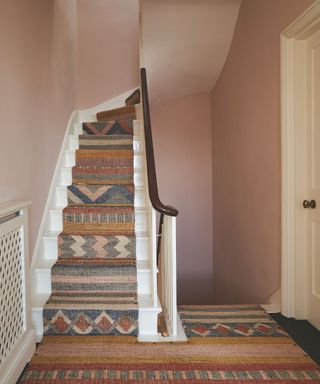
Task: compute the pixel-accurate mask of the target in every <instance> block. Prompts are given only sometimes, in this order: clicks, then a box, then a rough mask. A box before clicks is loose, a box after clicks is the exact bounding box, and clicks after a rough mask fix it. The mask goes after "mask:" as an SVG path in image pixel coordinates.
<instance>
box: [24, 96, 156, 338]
mask: <svg viewBox="0 0 320 384" xmlns="http://www.w3.org/2000/svg"><path fill="white" fill-rule="evenodd" d="M128 94H130V92H128V93H127V94H126V95H122V97H120V98H117V99H114V100H111V101H110V102H109V103H106V104H105V105H103V107H100V108H101V110H102V109H111V108H117V107H119V106H121V105H123V100H124V99H125V98H126V97H127V96H128ZM97 110H99V109H98V108H96V109H92V110H89V111H79V112H76V113H74V114H73V116H72V118H71V120H70V123H69V126H68V129H67V132H66V136H65V139H64V143H63V147H62V151H61V153H60V157H59V160H58V164H57V168H56V172H55V175H54V178H53V182H52V185H51V188H50V192H49V198H48V201H47V205H46V208H45V213H44V217H43V220H42V224H41V227H40V231H39V235H38V240H37V244H36V247H35V252H34V255H33V259H32V265H31V282H32V286H31V315H32V323H33V327H34V328H35V331H36V335H37V340H38V341H40V340H41V338H42V336H43V323H42V310H43V306H44V304H45V302H46V301H47V299H48V298H49V296H50V294H51V267H52V265H53V264H54V263H55V261H56V260H57V257H58V243H57V237H58V235H59V233H60V232H61V231H62V210H63V208H64V207H66V206H67V186H68V185H70V184H71V183H72V167H73V166H74V165H75V150H76V149H77V148H78V147H79V145H78V135H79V134H81V133H82V122H84V121H94V120H95V112H96V111H97ZM137 116H138V118H139V116H141V112H140V110H139V106H137ZM144 147H145V146H144V136H143V122H142V121H141V120H136V121H135V122H134V183H135V230H136V244H137V251H136V255H137V278H138V302H139V338H140V340H142V341H144V340H146V341H149V340H154V339H155V338H159V337H160V336H159V335H158V333H157V316H158V313H159V312H160V311H161V307H160V305H159V301H158V295H157V268H156V260H155V247H156V244H155V240H156V238H155V236H151V225H154V220H153V214H152V208H151V205H150V203H149V199H148V196H147V189H146V185H147V184H146V180H147V179H146V167H145V161H146V160H145V153H144Z"/></svg>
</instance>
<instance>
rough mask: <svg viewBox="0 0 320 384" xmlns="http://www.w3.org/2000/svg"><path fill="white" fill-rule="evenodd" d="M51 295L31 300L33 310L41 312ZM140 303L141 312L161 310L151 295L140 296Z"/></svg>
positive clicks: (43, 294)
mask: <svg viewBox="0 0 320 384" xmlns="http://www.w3.org/2000/svg"><path fill="white" fill-rule="evenodd" d="M49 296H50V294H49V293H38V294H37V295H36V296H35V297H32V299H31V310H32V311H37V310H41V311H42V308H43V306H44V304H45V303H46V301H47V300H48V298H49ZM138 303H139V310H148V311H152V310H159V309H161V306H160V303H159V302H158V304H157V306H154V305H153V299H152V295H151V294H145V293H144V294H138Z"/></svg>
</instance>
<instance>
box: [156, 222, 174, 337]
mask: <svg viewBox="0 0 320 384" xmlns="http://www.w3.org/2000/svg"><path fill="white" fill-rule="evenodd" d="M176 265H177V261H176V218H175V217H174V216H167V215H165V216H164V218H163V228H162V237H161V246H160V263H159V274H160V276H159V277H160V285H161V298H160V300H161V304H162V311H163V316H164V319H165V322H166V327H167V332H168V336H172V337H174V336H176V335H177V320H178V319H177V268H176Z"/></svg>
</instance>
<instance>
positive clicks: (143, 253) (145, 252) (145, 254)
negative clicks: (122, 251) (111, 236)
mask: <svg viewBox="0 0 320 384" xmlns="http://www.w3.org/2000/svg"><path fill="white" fill-rule="evenodd" d="M149 254H150V239H149V238H148V237H144V238H139V237H138V236H137V238H136V258H137V260H149Z"/></svg>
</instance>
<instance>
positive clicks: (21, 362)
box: [0, 330, 36, 384]
mask: <svg viewBox="0 0 320 384" xmlns="http://www.w3.org/2000/svg"><path fill="white" fill-rule="evenodd" d="M35 350H36V335H35V332H34V330H29V331H28V332H26V333H25V334H24V335H23V336H22V338H21V340H20V341H19V342H18V344H17V345H16V346H15V347H14V348H13V350H12V351H11V352H10V355H9V356H8V357H7V359H6V360H4V362H3V363H2V364H1V366H0V384H16V382H17V381H18V379H19V376H20V375H21V373H22V371H23V370H24V368H25V366H26V364H27V363H28V362H29V361H30V359H31V358H32V356H33V354H34V353H35Z"/></svg>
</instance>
